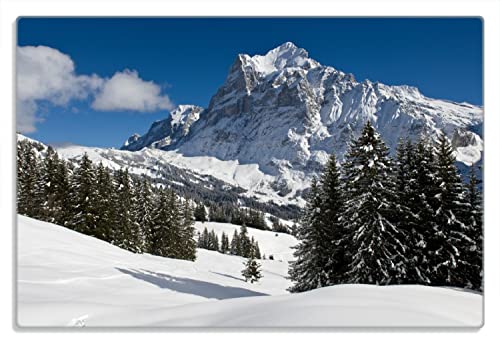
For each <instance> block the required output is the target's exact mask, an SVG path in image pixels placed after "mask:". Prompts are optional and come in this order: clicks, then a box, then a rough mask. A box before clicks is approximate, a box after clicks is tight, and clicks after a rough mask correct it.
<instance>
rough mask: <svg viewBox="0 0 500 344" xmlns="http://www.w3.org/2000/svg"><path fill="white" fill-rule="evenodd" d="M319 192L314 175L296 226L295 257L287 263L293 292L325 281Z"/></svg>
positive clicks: (316, 286)
mask: <svg viewBox="0 0 500 344" xmlns="http://www.w3.org/2000/svg"><path fill="white" fill-rule="evenodd" d="M321 207H322V200H321V193H320V190H319V187H318V183H317V181H316V179H313V181H312V183H311V188H310V190H309V193H308V195H307V204H306V206H305V209H304V213H303V216H302V218H301V221H300V226H299V227H298V229H297V239H298V240H299V243H298V244H297V245H296V246H294V249H295V252H294V253H293V255H294V257H295V260H294V261H292V262H291V263H290V269H289V271H288V274H289V276H290V279H291V280H292V281H293V282H294V285H293V286H292V287H290V288H289V289H288V290H289V291H290V292H292V293H296V292H303V291H308V290H311V289H316V288H321V287H324V286H326V285H328V273H327V272H326V271H325V269H324V268H325V267H324V265H323V264H324V262H323V260H322V255H321V254H320V253H319V252H318V248H320V247H321V242H320V241H321V239H322V236H321V234H322V233H321Z"/></svg>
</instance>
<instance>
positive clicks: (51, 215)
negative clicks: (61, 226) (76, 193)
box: [39, 146, 61, 223]
mask: <svg viewBox="0 0 500 344" xmlns="http://www.w3.org/2000/svg"><path fill="white" fill-rule="evenodd" d="M58 165H59V158H58V156H57V153H56V152H55V151H54V149H53V148H52V147H50V146H49V147H48V148H47V152H46V154H45V157H44V159H43V160H42V162H41V164H40V165H39V168H40V172H41V187H42V190H41V192H42V198H43V203H42V209H41V219H42V220H43V221H46V222H51V223H56V220H57V219H56V217H57V213H59V212H60V209H59V208H60V207H61V204H59V202H58V200H59V198H58V196H59V195H58V191H59V190H58V189H59V185H58V184H57V182H56V176H57V169H58Z"/></svg>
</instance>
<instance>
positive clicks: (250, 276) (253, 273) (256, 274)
mask: <svg viewBox="0 0 500 344" xmlns="http://www.w3.org/2000/svg"><path fill="white" fill-rule="evenodd" d="M255 259H256V257H255V252H254V249H253V248H252V249H251V250H250V252H249V256H248V259H247V261H246V262H245V268H244V269H243V270H242V271H241V274H242V275H243V277H244V278H245V282H248V281H250V283H253V282H258V281H259V279H261V278H262V274H261V266H260V264H259V263H258V262H257V261H256V260H255Z"/></svg>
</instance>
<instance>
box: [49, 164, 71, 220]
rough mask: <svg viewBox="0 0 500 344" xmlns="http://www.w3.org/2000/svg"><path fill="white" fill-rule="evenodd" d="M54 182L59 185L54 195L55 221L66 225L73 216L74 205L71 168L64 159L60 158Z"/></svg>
mask: <svg viewBox="0 0 500 344" xmlns="http://www.w3.org/2000/svg"><path fill="white" fill-rule="evenodd" d="M54 183H55V184H56V185H57V188H56V192H55V197H54V207H55V211H54V212H53V214H54V220H55V223H57V224H59V225H61V226H66V224H67V223H68V221H69V219H70V216H71V209H72V205H71V203H70V201H71V197H70V195H71V193H70V168H69V167H68V164H67V163H66V161H64V160H61V159H59V162H58V165H57V170H56V175H55V176H54Z"/></svg>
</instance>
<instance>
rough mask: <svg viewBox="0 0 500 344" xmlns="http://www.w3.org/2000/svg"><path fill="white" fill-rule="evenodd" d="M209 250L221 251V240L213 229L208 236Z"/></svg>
mask: <svg viewBox="0 0 500 344" xmlns="http://www.w3.org/2000/svg"><path fill="white" fill-rule="evenodd" d="M208 249H209V250H211V251H218V250H219V238H218V237H217V234H215V231H214V230H213V229H212V231H211V232H210V233H209V234H208Z"/></svg>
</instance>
